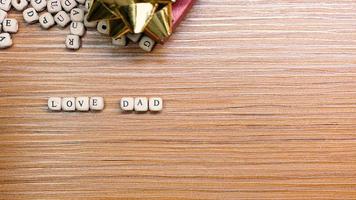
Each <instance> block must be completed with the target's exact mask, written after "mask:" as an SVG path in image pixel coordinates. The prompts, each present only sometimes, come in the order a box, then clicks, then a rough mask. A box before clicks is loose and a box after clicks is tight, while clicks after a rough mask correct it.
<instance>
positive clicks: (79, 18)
mask: <svg viewBox="0 0 356 200" xmlns="http://www.w3.org/2000/svg"><path fill="white" fill-rule="evenodd" d="M70 19H71V20H72V21H73V22H83V21H84V10H82V9H80V8H74V9H72V10H71V11H70Z"/></svg>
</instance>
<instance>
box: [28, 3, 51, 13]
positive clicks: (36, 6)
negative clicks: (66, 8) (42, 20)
mask: <svg viewBox="0 0 356 200" xmlns="http://www.w3.org/2000/svg"><path fill="white" fill-rule="evenodd" d="M30 3H31V6H32V7H33V8H34V9H35V10H36V11H37V12H41V11H43V10H44V9H45V8H46V6H47V2H46V0H31V2H30Z"/></svg>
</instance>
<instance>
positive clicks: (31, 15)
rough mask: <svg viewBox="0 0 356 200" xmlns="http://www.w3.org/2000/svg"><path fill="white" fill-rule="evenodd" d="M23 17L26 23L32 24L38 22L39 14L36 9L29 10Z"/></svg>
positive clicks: (25, 11) (24, 12)
mask: <svg viewBox="0 0 356 200" xmlns="http://www.w3.org/2000/svg"><path fill="white" fill-rule="evenodd" d="M22 15H23V19H24V20H25V22H26V23H29V24H32V23H35V22H37V21H38V13H37V12H36V10H35V9H34V8H27V9H26V10H24V11H23V13H22Z"/></svg>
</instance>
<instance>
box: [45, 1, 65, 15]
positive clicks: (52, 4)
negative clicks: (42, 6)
mask: <svg viewBox="0 0 356 200" xmlns="http://www.w3.org/2000/svg"><path fill="white" fill-rule="evenodd" d="M61 10H62V5H61V2H60V0H48V1H47V11H48V12H49V13H53V14H54V13H57V12H59V11H61Z"/></svg>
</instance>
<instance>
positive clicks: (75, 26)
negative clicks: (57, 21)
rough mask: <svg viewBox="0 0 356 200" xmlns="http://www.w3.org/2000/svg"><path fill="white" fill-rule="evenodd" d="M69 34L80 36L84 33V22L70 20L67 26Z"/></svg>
mask: <svg viewBox="0 0 356 200" xmlns="http://www.w3.org/2000/svg"><path fill="white" fill-rule="evenodd" d="M69 30H70V34H72V35H78V36H80V37H82V36H83V35H84V33H85V28H84V24H83V23H82V22H72V23H71V24H70V27H69Z"/></svg>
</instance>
